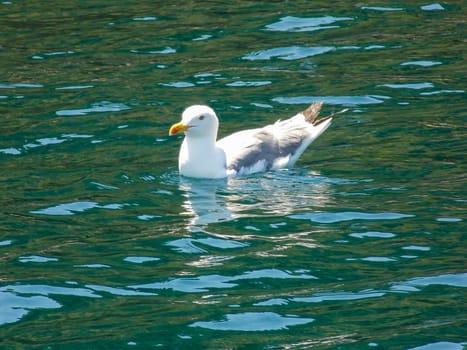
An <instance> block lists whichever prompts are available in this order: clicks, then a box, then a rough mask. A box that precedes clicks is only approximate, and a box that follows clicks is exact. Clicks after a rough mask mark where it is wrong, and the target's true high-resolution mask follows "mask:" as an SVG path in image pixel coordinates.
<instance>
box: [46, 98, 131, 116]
mask: <svg viewBox="0 0 467 350" xmlns="http://www.w3.org/2000/svg"><path fill="white" fill-rule="evenodd" d="M126 109H130V107H129V106H127V105H125V104H123V103H115V102H109V101H102V102H96V103H93V104H92V106H91V107H89V108H80V109H63V110H59V111H57V112H55V113H56V114H57V115H59V116H78V115H86V114H89V113H103V112H120V111H123V110H126Z"/></svg>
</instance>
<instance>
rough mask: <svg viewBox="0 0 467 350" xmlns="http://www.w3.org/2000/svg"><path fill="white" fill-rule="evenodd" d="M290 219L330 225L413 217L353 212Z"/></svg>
mask: <svg viewBox="0 0 467 350" xmlns="http://www.w3.org/2000/svg"><path fill="white" fill-rule="evenodd" d="M289 217H290V218H291V219H299V220H310V221H313V222H318V223H321V224H331V223H335V222H342V221H351V220H398V219H404V218H411V217H414V215H409V214H401V213H362V212H354V211H345V212H337V213H324V212H316V213H303V214H294V215H289Z"/></svg>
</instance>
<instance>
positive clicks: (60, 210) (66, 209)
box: [31, 201, 128, 215]
mask: <svg viewBox="0 0 467 350" xmlns="http://www.w3.org/2000/svg"><path fill="white" fill-rule="evenodd" d="M127 205H128V204H119V203H112V204H106V205H100V204H98V203H96V202H90V201H78V202H71V203H64V204H59V205H54V206H52V207H48V208H44V209H38V210H32V211H31V213H32V214H43V215H75V214H76V213H79V212H84V211H86V210H90V209H95V208H99V209H112V210H115V209H122V208H123V207H125V206H127Z"/></svg>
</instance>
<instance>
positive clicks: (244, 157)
mask: <svg viewBox="0 0 467 350" xmlns="http://www.w3.org/2000/svg"><path fill="white" fill-rule="evenodd" d="M321 106H322V102H320V103H314V104H312V105H311V106H310V107H308V108H307V109H306V110H305V111H303V112H301V113H298V114H297V115H296V116H294V117H292V118H290V119H286V120H284V121H277V122H276V123H274V124H271V125H267V126H265V127H263V128H258V129H249V130H244V131H239V132H236V133H234V134H232V135H230V136H227V137H224V138H223V139H221V140H219V141H216V139H217V130H218V127H219V120H218V119H217V116H216V113H215V112H214V111H213V110H212V109H211V108H210V107H208V106H200V105H195V106H191V107H188V108H187V109H186V110H185V111H184V112H183V115H182V121H181V122H180V123H177V124H174V125H172V127H171V128H170V130H169V134H170V135H175V134H177V133H180V132H184V133H185V139H184V140H183V143H182V146H181V148H180V154H179V158H178V164H179V171H180V174H181V175H184V176H188V177H196V178H224V177H227V176H237V175H248V174H253V173H257V172H262V171H267V170H271V169H281V168H289V167H292V166H293V165H294V164H295V162H296V161H297V159H298V158H299V157H300V155H301V154H302V153H303V152H304V151H305V149H306V148H307V147H308V145H309V144H310V143H311V142H313V141H314V140H315V139H316V138H317V137H318V136H319V135H321V134H322V133H323V132H324V131H325V130H326V129H327V128H328V127H329V125H330V124H331V120H332V117H333V116H334V115H335V114H333V115H330V116H327V117H324V118H321V119H318V115H319V112H320V111H321ZM345 111H346V110H342V111H340V112H338V113H342V112H345Z"/></svg>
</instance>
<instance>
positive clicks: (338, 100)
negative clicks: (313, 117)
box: [272, 95, 391, 106]
mask: <svg viewBox="0 0 467 350" xmlns="http://www.w3.org/2000/svg"><path fill="white" fill-rule="evenodd" d="M390 98H391V97H389V96H381V95H361V96H296V97H275V98H273V99H272V100H273V101H275V102H279V103H283V104H310V103H314V102H320V101H323V102H324V103H326V104H330V105H343V106H357V105H366V104H374V103H383V102H384V101H385V100H388V99H390Z"/></svg>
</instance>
